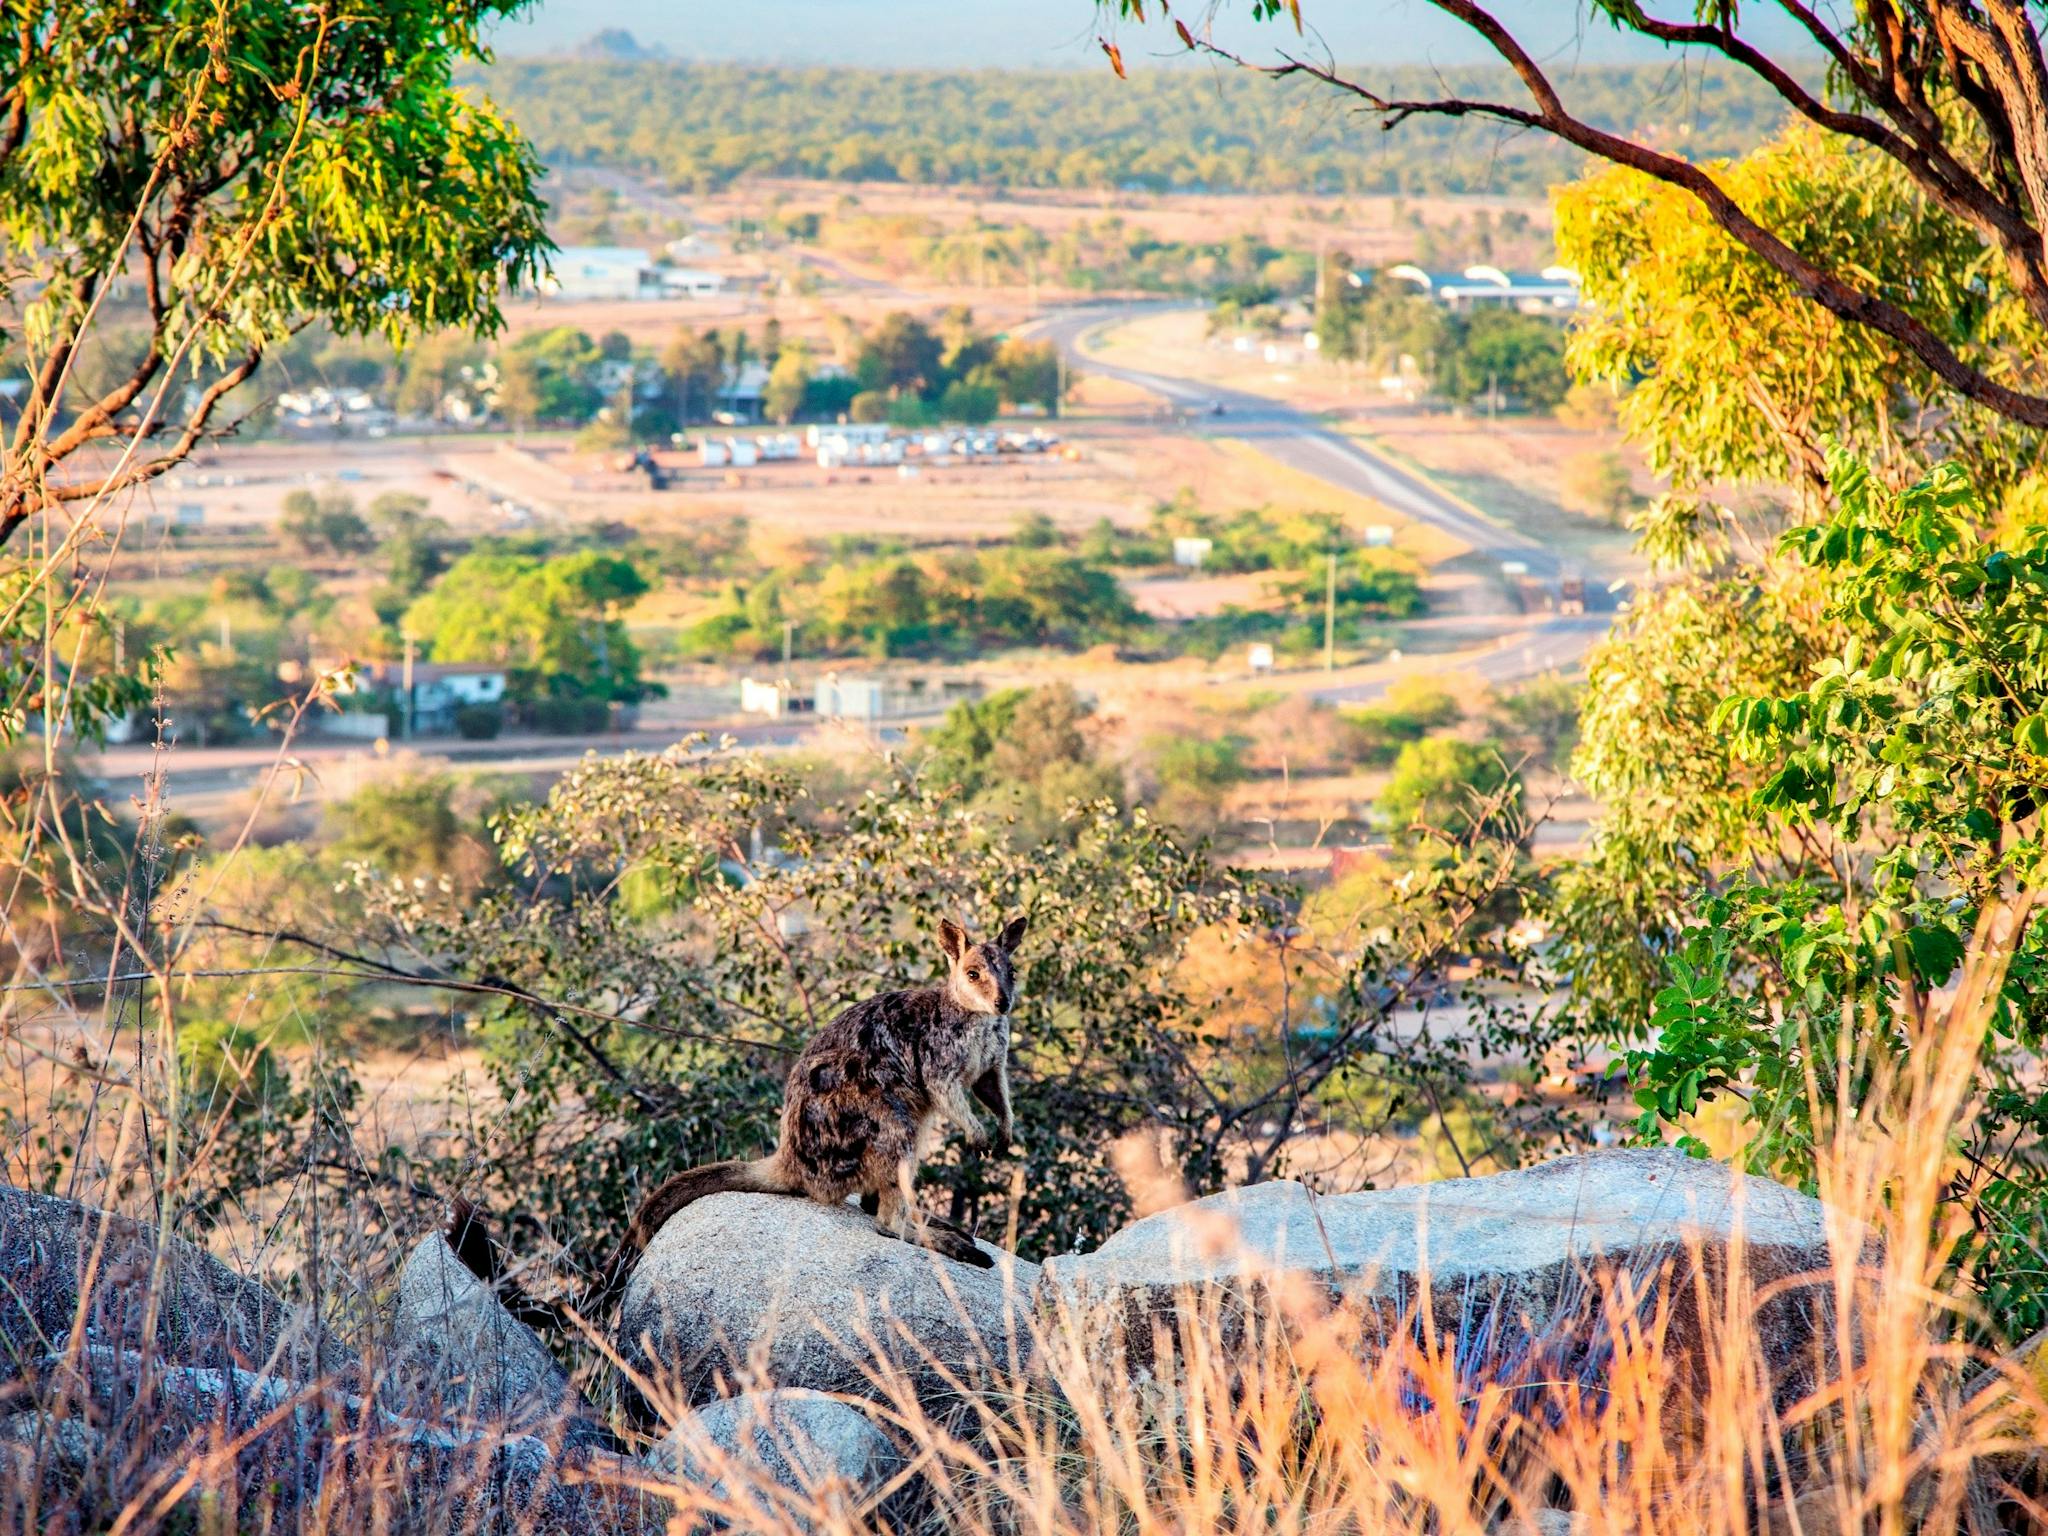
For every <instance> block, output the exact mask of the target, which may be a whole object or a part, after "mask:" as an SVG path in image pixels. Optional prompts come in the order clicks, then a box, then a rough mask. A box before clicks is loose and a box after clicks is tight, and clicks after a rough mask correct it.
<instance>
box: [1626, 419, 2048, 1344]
mask: <svg viewBox="0 0 2048 1536" xmlns="http://www.w3.org/2000/svg"><path fill="white" fill-rule="evenodd" d="M1828 479H1829V483H1830V484H1831V485H1832V486H1833V488H1834V493H1835V504H1834V506H1833V508H1832V509H1831V510H1830V511H1829V512H1828V513H1827V515H1826V516H1825V517H1823V518H1821V519H1819V520H1817V521H1814V522H1810V523H1805V524H1801V525H1800V526H1798V527H1795V528H1793V529H1791V530H1790V531H1789V532H1787V533H1786V535H1785V536H1784V546H1785V550H1786V552H1787V553H1788V554H1789V555H1790V556H1791V557H1792V558H1794V559H1795V560H1796V561H1797V562H1798V563H1799V564H1800V565H1801V566H1803V567H1805V568H1807V569H1809V570H1811V571H1813V572H1814V573H1815V574H1816V575H1817V576H1818V577H1820V578H1823V580H1822V587H1821V590H1822V592H1823V593H1824V600H1823V601H1824V610H1823V613H1822V619H1823V620H1824V622H1825V624H1826V625H1827V632H1828V633H1829V634H1831V635H1832V636H1834V637H1835V639H1834V642H1833V643H1832V644H1831V645H1829V646H1828V647H1827V648H1826V650H1825V651H1824V652H1823V653H1822V654H1820V655H1818V656H1817V657H1816V658H1815V659H1814V660H1813V661H1812V662H1811V664H1810V665H1808V666H1806V667H1804V668H1802V669H1800V675H1799V676H1798V678H1797V679H1796V680H1795V681H1794V683H1793V686H1791V687H1790V688H1786V689H1782V690H1778V691H1774V692H1771V693H1754V692H1751V693H1732V694H1731V695H1730V696H1729V697H1728V698H1727V699H1726V700H1725V701H1724V702H1723V703H1722V704H1721V705H1720V707H1719V708H1718V709H1717V710H1716V711H1714V713H1713V715H1712V718H1711V721H1710V728H1712V729H1714V730H1718V731H1725V732H1727V733H1728V734H1729V735H1730V736H1731V737H1732V738H1733V740H1734V742H1735V745H1736V749H1737V751H1738V752H1739V753H1740V754H1741V756H1742V757H1743V758H1744V759H1745V760H1748V761H1752V762H1754V763H1756V764H1758V765H1759V766H1760V767H1761V769H1762V770H1763V772H1762V776H1761V777H1760V778H1758V779H1757V780H1755V781H1754V782H1753V784H1752V787H1751V788H1750V791H1749V794H1748V804H1749V807H1750V811H1751V815H1752V816H1753V817H1754V819H1755V821H1756V823H1757V824H1758V826H1759V827H1760V828H1765V829H1770V830H1771V832H1772V835H1774V836H1779V837H1785V838H1797V839H1799V840H1801V841H1802V842H1805V843H1807V844H1809V845H1811V846H1814V847H1816V848H1817V849H1818V850H1820V851H1821V852H1823V853H1835V852H1836V851H1837V850H1839V851H1840V853H1839V854H1838V855H1837V857H1836V858H1835V860H1834V862H1832V863H1827V864H1825V865H1824V866H1823V867H1824V869H1825V871H1826V873H1828V874H1829V875H1832V876H1833V878H1832V879H1827V880H1818V879H1813V878H1786V877H1782V876H1781V877H1778V878H1767V877H1766V876H1765V874H1764V872H1763V871H1762V870H1760V869H1759V868H1757V867H1752V868H1751V869H1749V870H1746V871H1741V872H1736V873H1731V875H1730V876H1729V878H1728V879H1727V881H1726V882H1725V884H1724V886H1723V888H1722V889H1721V890H1720V891H1718V892H1716V893H1715V894H1713V895H1712V896H1711V897H1710V898H1709V899H1707V900H1705V901H1703V902H1701V903H1700V904H1698V906H1697V907H1696V908H1695V909H1694V911H1693V913H1692V915H1691V919H1690V923H1689V926H1688V928H1687V930H1686V932H1685V933H1684V935H1683V936H1682V937H1681V940H1680V942H1679V946H1678V948H1677V950H1676V953H1675V958H1674V959H1672V960H1671V961H1669V962H1667V975H1668V978H1669V984H1668V985H1667V986H1666V987H1665V988H1664V989H1663V990H1662V991H1661V992H1659V993H1658V995H1657V998H1656V1012H1655V1014H1654V1015H1653V1018H1652V1025H1653V1029H1654V1030H1655V1033H1654V1034H1653V1036H1652V1037H1651V1038H1650V1040H1649V1042H1648V1043H1647V1044H1644V1045H1643V1046H1641V1047H1639V1048H1637V1049H1636V1050H1634V1051H1633V1052H1632V1053H1631V1054H1630V1057H1629V1064H1630V1068H1631V1071H1632V1072H1633V1073H1634V1075H1635V1078H1636V1081H1637V1084H1638V1088H1637V1097H1638V1102H1639V1103H1640V1104H1641V1105H1642V1106H1643V1110H1644V1115H1643V1122H1642V1129H1643V1131H1644V1133H1645V1134H1658V1133H1660V1132H1661V1130H1662V1128H1663V1126H1664V1125H1665V1124H1667V1123H1671V1122H1678V1123H1680V1124H1682V1123H1683V1119H1684V1117H1685V1116H1687V1115H1689V1114H1690V1113H1691V1111H1692V1110H1693V1109H1694V1108H1695V1107H1696V1106H1697V1105H1698V1104H1701V1103H1707V1102H1711V1101H1712V1100H1713V1099H1714V1098H1716V1097H1717V1096H1719V1095H1720V1094H1722V1093H1726V1092H1740V1094H1741V1096H1742V1098H1743V1100H1744V1102H1745V1113H1746V1115H1747V1116H1748V1118H1749V1119H1750V1120H1751V1121H1752V1122H1753V1125H1754V1127H1755V1130H1754V1134H1753V1135H1752V1137H1751V1139H1750V1140H1749V1141H1748V1143H1747V1144H1746V1145H1745V1148H1744V1154H1743V1155H1744V1156H1745V1157H1746V1158H1747V1159H1748V1160H1749V1161H1750V1162H1751V1163H1752V1164H1753V1165H1754V1166H1756V1167H1759V1168H1763V1169H1768V1170H1769V1171H1772V1172H1774V1173H1777V1174H1779V1175H1780V1176H1785V1177H1792V1178H1796V1179H1805V1180H1809V1181H1810V1180H1811V1178H1812V1177H1813V1169H1814V1159H1815V1153H1816V1138H1817V1136H1818V1134H1819V1132H1818V1129H1817V1125H1816V1118H1815V1117H1816V1115H1818V1114H1820V1113H1822V1112H1825V1111H1826V1110H1827V1109H1828V1108H1829V1107H1830V1106H1832V1105H1834V1104H1836V1103H1837V1102H1848V1103H1852V1104H1857V1105H1859V1106H1863V1112H1865V1113H1870V1112H1875V1111H1877V1110H1878V1109H1879V1105H1877V1104H1875V1103H1872V1102H1871V1095H1872V1093H1873V1091H1874V1089H1873V1085H1874V1084H1882V1083H1883V1082H1884V1081H1885V1077H1886V1072H1887V1069H1888V1067H1889V1066H1892V1065H1895V1064H1896V1063H1898V1062H1899V1061H1900V1060H1902V1059H1903V1053H1904V1052H1905V1051H1906V1050H1907V1049H1909V1048H1910V1047H1911V1046H1912V1045H1913V1043H1914V1042H1916V1041H1921V1040H1924V1038H1925V1037H1926V1035H1927V1033H1928V1032H1929V1030H1930V1029H1932V1028H1935V1027H1937V1024H1938V1021H1939V1020H1941V1019H1942V1018H1943V1017H1944V1016H1945V1012H1946V1006H1947V1005H1946V1004H1945V1003H1944V1002H1942V1001H1941V1000H1940V997H1941V992H1942V989H1945V988H1947V987H1949V986H1950V985H1951V983H1952V982H1953V980H1954V978H1955V977H1956V975H1957V974H1958V973H1959V972H1961V973H1963V974H1971V973H1972V972H1973V971H1974V972H1975V973H1977V974H1982V975H1986V976H1988V977H1989V984H1990V985H1991V987H1992V988H1993V992H1994V996H1993V1001H1992V1004H1991V1006H1990V1007H1989V1009H1988V1010H1987V1011H1986V1012H1984V1013H1983V1014H1982V1015H1981V1016H1979V1017H1975V1018H1968V1017H1966V1018H1965V1019H1964V1020H1963V1021H1962V1022H1963V1025H1964V1026H1966V1027H1975V1028H1979V1029H1982V1030H1983V1031H1984V1034H1985V1038H1984V1045H1983V1052H1982V1066H1981V1071H1982V1072H1983V1074H1984V1082H1983V1084H1982V1088H1983V1092H1982V1096H1981V1100H1980V1102H1979V1103H1978V1104H1977V1105H1976V1106H1974V1108H1975V1111H1976V1112H1975V1114H1974V1115H1973V1117H1972V1118H1971V1119H1970V1120H1969V1121H1968V1122H1967V1124H1966V1126H1965V1127H1964V1130H1963V1137H1964V1145H1963V1148H1962V1152H1963V1159H1964V1164H1965V1165H1966V1171H1965V1172H1962V1173H1960V1174H1959V1176H1958V1179H1957V1182H1956V1184H1955V1186H1954V1189H1953V1194H1954V1197H1955V1198H1957V1199H1959V1200H1961V1201H1962V1202H1963V1203H1964V1204H1965V1205H1966V1206H1967V1207H1968V1209H1969V1212H1970V1215H1971V1218H1972V1230H1973V1232H1974V1233H1975V1237H1974V1238H1973V1240H1972V1242H1971V1244H1970V1251H1969V1254H1968V1256H1967V1261H1968V1262H1969V1263H1970V1264H1971V1265H1973V1266H1974V1267H1975V1269H1976V1271H1977V1275H1978V1279H1979V1282H1980V1284H1982V1285H1984V1286H1985V1287H1986V1289H1987V1291H1988V1292H1989V1293H1990V1295H1991V1296H1992V1298H1993V1299H1994V1300H1995V1302H1996V1304H1997V1308H1998V1315H1999V1317H2000V1320H2001V1323H2002V1324H2003V1325H2007V1326H2011V1327H2013V1328H2014V1329H2015V1330H2016V1331H2019V1332H2025V1331H2028V1330H2030V1329H2032V1328H2034V1327H2036V1326H2038V1325H2039V1324H2040V1323H2041V1321H2043V1318H2044V1316H2048V1309H2044V1306H2043V1303H2042V1302H2041V1299H2040V1293H2039V1290H2038V1287H2037V1286H2035V1285H2034V1284H2033V1277H2035V1276H2037V1275H2038V1274H2039V1272H2040V1269H2041V1266H2042V1264H2043V1262H2044V1259H2048V1251H2044V1249H2043V1246H2042V1244H2043V1237H2044V1233H2048V1180H2044V1179H2043V1177H2042V1175H2041V1174H2040V1172H2039V1171H2038V1168H2037V1166H2036V1164H2035V1162H2034V1160H2033V1157H2032V1154H2031V1152H2030V1151H2028V1150H2026V1149H2028V1148H2030V1147H2032V1146H2034V1145H2037V1144H2038V1139H2039V1137H2040V1136H2041V1135H2042V1133H2043V1131H2044V1130H2048V1096H2044V1095H2043V1094H2042V1092H2041V1090H2040V1087H2039V1084H2038V1078H2037V1074H2036V1073H2035V1071H2034V1063H2036V1062H2037V1061H2038V1060H2039V1057H2040V1053H2041V1051H2042V1049H2043V1048H2044V1046H2048V1011H2044V1008H2043V1004H2042V998H2043V995H2044V994H2043V990H2042V982H2043V979H2044V977H2048V935H2044V932H2043V924H2042V923H2041V922H2040V921H2039V918H2038V912H2037V910H2036V908H2037V905H2038V902H2039V899H2040V898H2039V893H2040V892H2041V891H2042V889H2043V886H2044V883H2048V842H2044V840H2043V833H2042V822H2041V813H2040V812H2041V808H2040V793H2041V786H2042V784H2043V783H2048V530H2043V529H2039V528H2036V529H2031V530H2025V531H2023V532H2022V533H2021V534H2020V535H2019V537H2018V538H2017V539H2016V540H2015V541H2014V542H2012V543H2010V544H2001V543H2000V542H1999V541H1998V539H1997V538H1996V537H1995V536H1994V535H1993V534H1992V533H1990V532H1989V531H1987V530H1988V528H1989V526H1990V524H1991V522H1992V519H1991V517H1990V512H1989V509H1988V508H1987V507H1986V505H1985V502H1984V499H1983V496H1982V494H1981V493H1980V492H1979V491H1978V490H1977V489H1976V488H1975V487H1974V486H1973V485H1972V484H1971V482H1970V479H1969V476H1968V474H1967V472H1966V471H1965V470H1964V469H1963V468H1962V467H1961V466H1960V465H1956V464H1953V463H1951V464H1947V465H1944V466H1942V467H1941V468H1939V469H1938V470H1936V471H1935V472H1934V473H1933V474H1931V475H1930V476H1928V477H1927V478H1926V479H1924V480H1922V481H1920V482H1919V483H1918V484H1916V485H1914V486H1912V487H1911V488H1909V489H1907V490H1905V491H1903V492H1891V491H1888V490H1886V489H1885V488H1884V487H1882V486H1881V485H1879V484H1878V483H1877V482H1876V481H1875V480H1874V479H1873V478H1872V477H1871V476H1870V474H1869V473H1868V472H1867V471H1866V470H1865V469H1864V468H1863V467H1862V466H1861V465H1860V464H1858V463H1857V462H1855V461H1854V460H1853V459H1851V458H1850V457H1848V456H1847V455H1846V454H1844V453H1840V452H1838V453H1837V454H1835V455H1834V456H1833V457H1832V458H1831V459H1830V461H1829V464H1828ZM1850 850H1853V853H1854V856H1853V857H1850V856H1849V851H1850ZM2001 924H2005V925H2007V926H2008V927H2009V928H2010V930H2011V932H2010V936H2009V937H1998V938H1994V935H1995V934H1998V933H1999V932H2000V925H2001ZM1990 945H2009V946H2010V950H2011V957H2010V960H2009V962H2007V961H2004V960H2003V959H2001V958H2000V956H2001V955H2002V954H2003V950H1991V949H1987V946H1990ZM1987 966H1989V967H1991V969H1990V970H1988V971H1986V970H1985V969H1984V968H1985V967H1987ZM1968 990H1969V989H1968V988H1964V989H1963V992H1964V994H1965V995H1967V994H1968ZM1941 1027H1957V1026H1956V1025H1955V1024H1953V1023H1950V1024H1948V1025H1945V1026H1941ZM1845 1035H1846V1038H1845ZM1844 1072H1847V1073H1849V1074H1851V1075H1852V1080H1851V1081H1849V1082H1848V1083H1846V1084H1844V1083H1841V1082H1839V1081H1838V1078H1839V1077H1840V1076H1841V1074H1842V1073H1844ZM1809 1080H1813V1081H1815V1082H1817V1083H1818V1085H1819V1091H1818V1092H1817V1093H1811V1092H1809ZM1838 1093H1839V1097H1838ZM2014 1309H2017V1310H2014Z"/></svg>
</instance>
